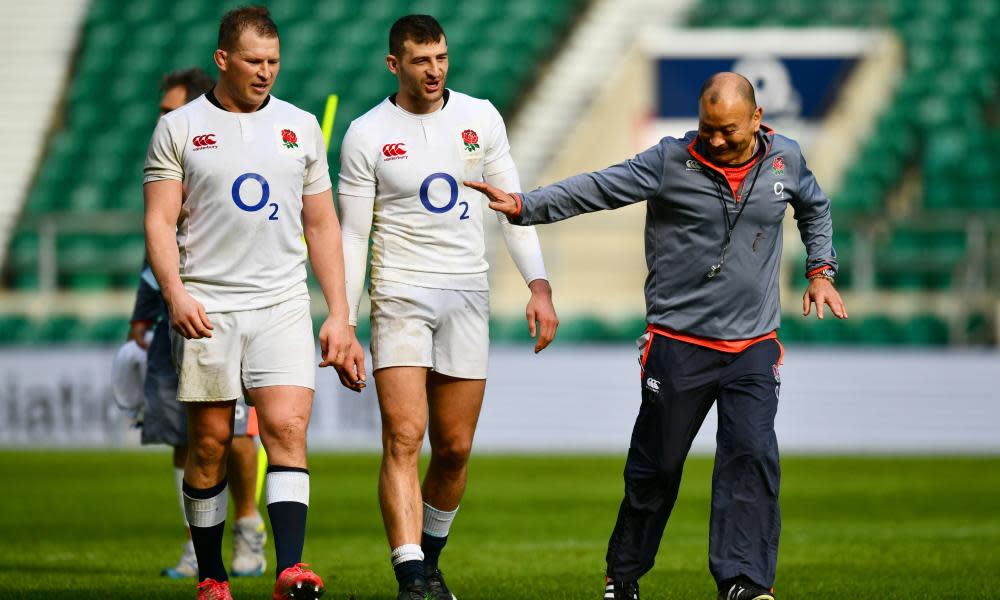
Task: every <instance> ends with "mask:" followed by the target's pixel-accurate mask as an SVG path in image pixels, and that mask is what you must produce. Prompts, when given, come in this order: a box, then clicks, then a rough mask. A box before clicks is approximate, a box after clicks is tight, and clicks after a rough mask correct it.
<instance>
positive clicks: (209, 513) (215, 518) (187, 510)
mask: <svg viewBox="0 0 1000 600" xmlns="http://www.w3.org/2000/svg"><path fill="white" fill-rule="evenodd" d="M218 487H220V488H221V489H220V491H219V492H218V493H217V494H214V495H213V496H211V497H209V498H193V497H192V494H191V493H190V492H192V491H193V490H189V493H185V494H184V515H185V516H186V517H187V522H188V523H189V524H190V525H191V526H192V527H214V526H216V525H218V524H219V523H224V522H225V521H226V511H227V510H228V509H229V496H227V495H226V490H227V489H228V486H226V485H225V482H223V484H222V485H221V486H218ZM199 491H201V490H199Z"/></svg>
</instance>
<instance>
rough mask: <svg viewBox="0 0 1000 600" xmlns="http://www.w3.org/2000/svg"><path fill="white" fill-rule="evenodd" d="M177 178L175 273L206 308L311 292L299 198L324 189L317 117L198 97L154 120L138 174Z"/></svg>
mask: <svg viewBox="0 0 1000 600" xmlns="http://www.w3.org/2000/svg"><path fill="white" fill-rule="evenodd" d="M164 179H175V180H178V181H181V182H183V185H184V196H183V203H182V205H181V213H180V218H179V221H178V224H177V246H178V248H179V250H180V275H181V281H182V282H183V283H184V287H185V289H187V291H188V292H189V293H190V294H191V295H192V296H193V297H194V298H195V299H196V300H198V301H199V302H201V303H202V304H203V305H204V306H205V311H206V312H209V313H212V312H231V311H238V310H253V309H258V308H264V307H267V306H272V305H274V304H278V303H280V302H283V301H285V300H289V299H291V298H295V297H308V291H307V288H306V268H305V259H306V246H305V244H304V243H303V238H302V233H303V231H302V196H303V195H313V194H318V193H321V192H324V191H326V190H328V189H330V187H331V181H330V174H329V170H328V166H327V159H326V146H325V144H324V142H323V134H322V131H321V130H320V127H319V123H318V122H317V121H316V118H315V117H314V116H313V115H311V114H309V113H307V112H305V111H303V110H300V109H298V108H296V107H295V106H292V105H291V104H289V103H287V102H284V101H282V100H279V99H277V98H275V97H273V96H270V97H269V99H268V100H267V102H266V103H265V105H264V106H262V107H261V108H260V109H258V110H257V111H256V112H252V113H234V112H229V111H226V110H224V109H222V108H220V107H218V106H216V105H214V104H212V102H210V101H209V100H208V98H206V97H205V96H200V97H199V98H197V99H195V100H193V101H191V102H190V103H188V104H186V105H184V106H183V107H181V108H179V109H177V110H175V111H172V112H170V113H167V114H166V115H164V116H163V117H161V118H160V121H159V123H158V124H157V126H156V130H155V131H154V133H153V138H152V140H151V141H150V144H149V152H148V154H147V156H146V165H145V182H147V183H148V182H150V181H159V180H164Z"/></svg>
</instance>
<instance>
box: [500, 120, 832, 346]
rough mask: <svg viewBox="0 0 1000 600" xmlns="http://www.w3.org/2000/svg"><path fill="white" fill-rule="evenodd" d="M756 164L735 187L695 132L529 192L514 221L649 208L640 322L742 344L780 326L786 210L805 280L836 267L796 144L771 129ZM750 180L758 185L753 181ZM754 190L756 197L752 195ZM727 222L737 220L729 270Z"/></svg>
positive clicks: (823, 204)
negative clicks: (793, 223) (803, 254)
mask: <svg viewBox="0 0 1000 600" xmlns="http://www.w3.org/2000/svg"><path fill="white" fill-rule="evenodd" d="M757 152H758V154H757V157H758V158H757V161H758V162H757V163H755V165H754V168H753V169H751V170H750V172H749V173H748V174H747V175H746V178H745V179H744V181H743V184H742V185H741V187H740V194H741V198H740V202H737V201H736V197H735V196H734V194H733V193H732V191H731V189H730V187H729V184H728V182H727V181H726V178H725V176H724V175H723V174H722V173H721V171H719V170H718V168H717V167H715V166H714V165H712V164H711V163H709V162H708V161H706V160H705V159H704V158H703V157H702V154H701V153H700V152H699V151H698V142H697V132H696V131H690V132H688V133H687V134H686V135H685V136H684V137H683V138H680V139H678V138H672V137H666V138H663V139H662V140H660V143H659V144H657V145H656V146H653V147H652V148H649V149H648V150H645V151H644V152H642V153H640V154H638V155H637V156H636V157H635V158H632V159H631V160H626V161H625V162H622V163H619V164H617V165H614V166H611V167H608V168H606V169H604V170H602V171H596V172H594V173H584V174H581V175H576V176H573V177H570V178H568V179H565V180H563V181H560V182H558V183H555V184H552V185H549V186H546V187H543V188H539V189H536V190H534V191H531V192H528V193H525V194H524V195H523V196H522V197H521V201H522V207H521V212H520V214H519V215H518V216H517V217H516V218H511V222H512V223H516V224H518V225H536V224H541V223H553V222H556V221H561V220H563V219H567V218H569V217H573V216H576V215H579V214H583V213H588V212H594V211H598V210H608V209H614V208H619V207H621V206H626V205H629V204H633V203H635V202H640V201H642V200H647V203H646V207H647V208H646V231H645V238H646V239H645V245H646V266H647V268H648V269H649V274H648V275H647V277H646V285H645V293H646V318H647V320H648V321H649V323H650V324H652V325H655V326H658V327H662V328H665V329H668V330H672V331H675V332H679V333H684V334H688V335H692V336H697V337H701V338H709V339H716V340H746V339H750V338H755V337H758V336H761V335H764V334H767V333H769V332H771V331H774V330H775V329H777V327H778V326H779V324H780V318H781V308H780V306H779V296H780V294H779V289H778V283H779V282H778V273H779V266H780V263H781V240H782V225H781V223H782V219H783V217H784V214H785V209H786V208H787V206H788V205H789V204H791V206H792V209H793V210H794V216H795V219H796V220H797V221H798V227H799V232H800V233H801V237H802V241H803V243H804V244H805V246H806V250H807V252H808V258H807V260H806V269H805V272H806V273H810V272H812V271H814V270H815V269H817V268H819V267H822V266H823V265H826V266H828V267H829V268H832V269H833V270H836V269H837V258H836V256H837V255H836V252H835V251H834V249H833V243H832V235H833V224H832V222H831V219H830V200H829V198H827V196H826V194H824V193H823V191H822V190H821V189H820V187H819V185H818V184H817V183H816V178H815V177H813V174H812V172H810V171H809V169H808V167H806V161H805V158H804V157H803V156H802V151H801V150H800V149H799V145H798V144H797V143H796V142H795V141H794V140H791V139H789V138H787V137H784V136H782V135H778V134H776V133H774V131H773V130H772V129H770V128H768V127H764V126H761V129H760V132H759V133H758V136H757ZM754 179H756V181H754ZM751 186H752V190H751ZM744 203H745V204H746V206H745V207H743V206H742V204H744ZM723 206H725V209H726V210H727V211H728V212H729V220H730V222H732V221H733V220H735V219H736V216H737V214H738V213H739V211H740V209H741V208H742V209H743V214H742V215H741V216H740V217H739V220H738V221H737V222H736V224H735V227H734V229H733V237H732V242H731V244H730V245H729V248H728V250H727V251H726V257H725V264H724V266H723V268H722V269H721V271H720V272H719V273H718V275H716V276H715V277H712V278H709V277H708V276H707V274H708V272H709V270H710V269H711V267H712V266H713V265H715V264H717V263H718V262H719V257H720V251H721V249H722V246H723V244H724V242H725V239H726V235H727V231H728V229H727V225H726V219H725V216H724V215H723V212H722V210H723Z"/></svg>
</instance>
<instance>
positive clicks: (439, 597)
mask: <svg viewBox="0 0 1000 600" xmlns="http://www.w3.org/2000/svg"><path fill="white" fill-rule="evenodd" d="M424 576H425V577H426V578H427V591H428V592H430V594H431V598H433V599H434V600H458V599H457V598H455V595H454V594H452V593H451V590H449V589H448V584H447V583H445V582H444V574H443V573H441V569H427V570H426V571H424Z"/></svg>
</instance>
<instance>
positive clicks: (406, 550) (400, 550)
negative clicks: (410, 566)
mask: <svg viewBox="0 0 1000 600" xmlns="http://www.w3.org/2000/svg"><path fill="white" fill-rule="evenodd" d="M389 558H391V559H392V566H394V567H395V566H396V565H398V564H400V563H405V562H409V561H411V560H424V551H423V550H421V549H420V545H419V544H403V545H402V546H397V547H396V548H393V549H392V554H390V555H389Z"/></svg>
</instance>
